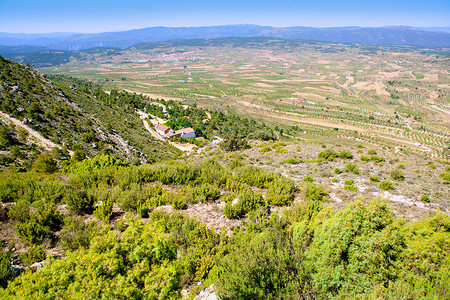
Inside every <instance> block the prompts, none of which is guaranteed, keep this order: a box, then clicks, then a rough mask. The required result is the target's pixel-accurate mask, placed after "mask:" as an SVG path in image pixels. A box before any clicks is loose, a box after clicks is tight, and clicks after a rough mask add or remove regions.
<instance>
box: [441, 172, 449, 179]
mask: <svg viewBox="0 0 450 300" xmlns="http://www.w3.org/2000/svg"><path fill="white" fill-rule="evenodd" d="M439 177H440V178H442V179H444V180H446V181H450V171H446V172H443V173H441V174H439Z"/></svg>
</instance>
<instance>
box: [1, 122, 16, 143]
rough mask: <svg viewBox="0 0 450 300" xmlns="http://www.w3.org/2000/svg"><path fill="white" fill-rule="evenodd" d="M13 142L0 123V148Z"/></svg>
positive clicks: (6, 129)
mask: <svg viewBox="0 0 450 300" xmlns="http://www.w3.org/2000/svg"><path fill="white" fill-rule="evenodd" d="M14 143H15V139H14V138H13V137H12V135H11V134H10V133H9V130H8V128H7V127H6V126H4V125H3V124H1V123H0V150H3V149H6V148H8V147H10V146H11V145H13V144H14Z"/></svg>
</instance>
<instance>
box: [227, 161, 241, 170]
mask: <svg viewBox="0 0 450 300" xmlns="http://www.w3.org/2000/svg"><path fill="white" fill-rule="evenodd" d="M243 166H244V163H243V162H242V160H240V159H234V160H232V161H230V162H229V163H228V168H230V169H231V170H233V169H236V168H239V167H243Z"/></svg>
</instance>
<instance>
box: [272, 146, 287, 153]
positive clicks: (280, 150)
mask: <svg viewBox="0 0 450 300" xmlns="http://www.w3.org/2000/svg"><path fill="white" fill-rule="evenodd" d="M275 153H288V151H287V150H286V149H284V148H280V147H277V148H276V149H275Z"/></svg>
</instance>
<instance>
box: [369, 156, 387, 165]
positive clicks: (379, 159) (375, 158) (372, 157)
mask: <svg viewBox="0 0 450 300" xmlns="http://www.w3.org/2000/svg"><path fill="white" fill-rule="evenodd" d="M370 160H371V161H374V162H377V163H381V162H384V157H381V156H376V155H372V156H371V157H370Z"/></svg>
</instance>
